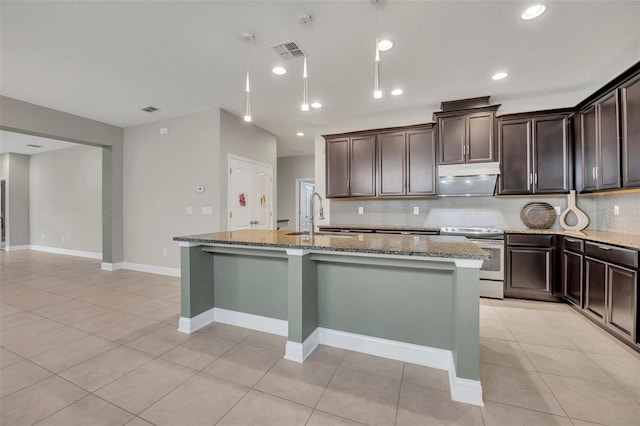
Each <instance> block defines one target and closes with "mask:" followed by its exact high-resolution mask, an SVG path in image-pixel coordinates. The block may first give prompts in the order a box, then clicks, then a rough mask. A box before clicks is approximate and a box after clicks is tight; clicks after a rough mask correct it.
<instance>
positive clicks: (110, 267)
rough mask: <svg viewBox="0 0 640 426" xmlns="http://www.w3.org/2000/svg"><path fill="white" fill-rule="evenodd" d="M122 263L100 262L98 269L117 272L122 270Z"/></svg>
mask: <svg viewBox="0 0 640 426" xmlns="http://www.w3.org/2000/svg"><path fill="white" fill-rule="evenodd" d="M123 263H124V262H116V263H109V262H102V265H101V266H100V269H102V270H103V271H119V270H120V269H123V268H124V266H123Z"/></svg>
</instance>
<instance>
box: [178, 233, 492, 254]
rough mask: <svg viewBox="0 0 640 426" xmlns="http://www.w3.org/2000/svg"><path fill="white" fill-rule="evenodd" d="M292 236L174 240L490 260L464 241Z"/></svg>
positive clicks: (211, 236) (429, 237)
mask: <svg viewBox="0 0 640 426" xmlns="http://www.w3.org/2000/svg"><path fill="white" fill-rule="evenodd" d="M290 233H291V232H290V231H266V230H249V229H243V230H238V231H226V232H218V233H212V234H200V235H189V236H183V237H175V238H174V241H182V242H189V243H202V244H228V245H237V246H245V247H276V248H284V249H287V248H291V249H303V250H318V251H334V252H335V251H337V252H349V253H372V254H388V255H401V256H425V257H439V258H451V259H478V260H486V259H488V258H489V255H488V253H487V252H485V251H484V250H482V249H481V248H479V247H478V246H477V245H475V244H473V243H471V242H469V241H468V240H467V239H466V238H464V237H451V236H437V235H388V234H374V233H371V234H367V233H365V234H357V233H352V234H339V233H333V235H331V233H323V232H320V233H316V235H315V236H314V237H313V239H309V238H308V236H306V237H305V236H301V235H288V234H290Z"/></svg>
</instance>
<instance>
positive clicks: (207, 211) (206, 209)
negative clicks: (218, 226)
mask: <svg viewBox="0 0 640 426" xmlns="http://www.w3.org/2000/svg"><path fill="white" fill-rule="evenodd" d="M202 214H207V215H208V214H213V207H202Z"/></svg>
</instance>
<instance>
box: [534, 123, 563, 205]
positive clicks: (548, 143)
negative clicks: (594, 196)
mask: <svg viewBox="0 0 640 426" xmlns="http://www.w3.org/2000/svg"><path fill="white" fill-rule="evenodd" d="M567 126H568V118H567V117H566V116H554V117H551V116H550V117H542V118H535V119H534V120H533V147H534V148H533V173H534V174H533V176H534V178H533V182H534V192H535V193H542V194H553V193H565V192H569V138H568V136H567Z"/></svg>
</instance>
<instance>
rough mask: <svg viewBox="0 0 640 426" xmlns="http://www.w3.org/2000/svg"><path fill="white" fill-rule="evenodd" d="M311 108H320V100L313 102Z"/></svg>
mask: <svg viewBox="0 0 640 426" xmlns="http://www.w3.org/2000/svg"><path fill="white" fill-rule="evenodd" d="M311 108H322V104H321V103H320V102H314V103H312V104H311Z"/></svg>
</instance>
